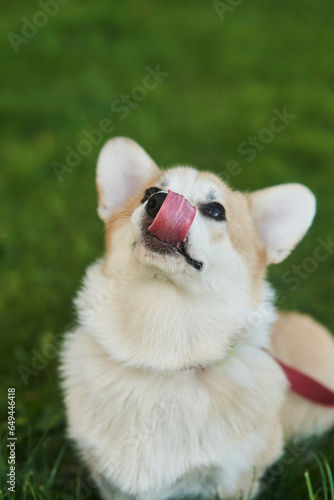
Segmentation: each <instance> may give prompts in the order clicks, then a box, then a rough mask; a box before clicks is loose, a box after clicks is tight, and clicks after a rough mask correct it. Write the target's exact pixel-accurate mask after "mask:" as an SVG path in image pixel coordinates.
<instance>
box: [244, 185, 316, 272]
mask: <svg viewBox="0 0 334 500" xmlns="http://www.w3.org/2000/svg"><path fill="white" fill-rule="evenodd" d="M247 196H248V199H249V202H250V207H251V212H252V216H253V220H254V222H255V226H256V228H257V231H258V234H259V237H260V240H261V241H262V243H263V244H264V245H265V247H266V249H267V263H268V264H278V263H279V262H282V261H283V260H284V259H285V258H286V257H287V256H288V255H289V254H290V252H291V251H292V250H293V249H294V247H295V246H296V245H297V243H299V241H300V240H301V239H302V238H303V236H304V235H305V233H306V231H307V230H308V228H309V227H310V225H311V224H312V221H313V218H314V215H315V212H316V199H315V196H314V195H313V193H312V192H311V191H310V190H309V189H308V188H307V187H305V186H303V185H302V184H282V185H280V186H275V187H271V188H267V189H263V190H261V191H255V192H253V193H250V194H249V195H247Z"/></svg>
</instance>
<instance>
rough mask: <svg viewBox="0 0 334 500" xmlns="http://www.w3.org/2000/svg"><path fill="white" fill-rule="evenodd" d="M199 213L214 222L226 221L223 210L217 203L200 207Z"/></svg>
mask: <svg viewBox="0 0 334 500" xmlns="http://www.w3.org/2000/svg"><path fill="white" fill-rule="evenodd" d="M200 212H201V213H202V214H203V215H204V216H205V217H210V219H214V220H219V221H220V220H226V216H225V208H224V207H223V206H222V205H221V204H220V203H217V202H214V203H209V204H208V205H202V206H201V207H200Z"/></svg>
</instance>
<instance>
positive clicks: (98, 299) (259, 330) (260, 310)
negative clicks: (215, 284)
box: [76, 262, 276, 370]
mask: <svg viewBox="0 0 334 500" xmlns="http://www.w3.org/2000/svg"><path fill="white" fill-rule="evenodd" d="M102 269H103V264H102V262H98V263H97V264H95V265H93V266H92V267H91V268H89V270H88V272H87V275H86V278H85V281H84V288H83V290H82V291H81V292H80V293H79V295H78V298H77V300H76V305H77V308H78V313H79V321H80V323H81V325H82V326H83V327H84V328H85V329H87V330H89V331H90V332H91V334H93V335H94V337H95V339H96V340H97V341H98V342H99V343H100V344H101V345H102V346H103V348H104V350H105V351H106V352H108V354H109V355H110V356H111V357H112V358H114V359H115V360H117V361H121V362H125V363H126V364H129V365H136V366H144V367H149V368H153V369H158V370H180V369H183V368H187V367H190V366H199V365H202V366H207V365H213V364H215V363H217V362H220V361H222V360H224V359H225V358H226V357H227V356H228V355H229V352H230V349H231V347H232V346H234V345H236V344H240V343H241V344H246V345H251V346H255V347H260V348H263V347H267V346H268V339H269V332H270V325H271V324H272V322H273V321H274V320H275V319H276V315H275V310H274V308H273V305H272V299H273V293H272V291H271V289H270V287H269V286H268V285H267V284H264V287H263V293H262V300H261V303H260V306H259V307H257V308H256V307H250V306H249V305H247V304H245V305H244V307H243V308H240V306H239V307H237V308H235V309H233V308H231V306H228V305H227V304H224V300H221V297H219V296H218V295H217V294H216V293H214V294H212V296H208V295H207V294H206V293H203V290H202V291H201V293H198V294H195V293H194V292H193V291H190V292H189V293H187V292H186V291H185V290H184V289H180V288H177V287H175V284H174V283H172V282H170V281H168V280H165V281H164V280H161V279H156V280H150V279H147V280H143V279H140V277H138V273H137V274H136V277H135V278H133V279H130V278H131V276H132V275H131V270H130V269H129V270H128V271H129V275H128V276H127V278H125V275H123V279H120V277H119V276H118V278H117V277H115V276H108V275H105V274H103V271H102Z"/></svg>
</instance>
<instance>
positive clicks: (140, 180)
mask: <svg viewBox="0 0 334 500" xmlns="http://www.w3.org/2000/svg"><path fill="white" fill-rule="evenodd" d="M158 173H159V169H158V167H157V165H156V164H155V163H154V161H153V160H152V158H151V157H150V156H149V155H148V154H147V153H146V152H145V151H144V150H143V148H141V147H140V146H139V144H137V143H136V142H135V141H133V140H132V139H128V138H127V137H115V138H114V139H110V140H109V141H108V142H107V143H106V144H105V145H104V146H103V148H102V150H101V152H100V154H99V158H98V161H97V172H96V183H97V191H98V195H99V203H98V210H97V211H98V214H99V216H100V218H101V219H102V220H103V221H105V222H107V221H108V219H109V218H110V216H111V215H113V214H114V213H115V212H117V211H118V210H119V209H120V208H121V207H122V206H123V205H124V203H126V201H127V200H128V199H129V198H131V196H134V195H135V194H136V193H138V191H139V190H140V188H141V187H143V186H145V184H147V183H148V182H149V181H150V179H151V178H153V177H154V176H155V175H158Z"/></svg>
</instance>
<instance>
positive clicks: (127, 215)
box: [97, 138, 315, 328]
mask: <svg viewBox="0 0 334 500" xmlns="http://www.w3.org/2000/svg"><path fill="white" fill-rule="evenodd" d="M97 187H98V193H99V205H98V213H99V216H100V217H101V219H102V220H103V221H104V222H105V223H106V249H107V258H106V265H105V272H106V274H107V275H108V273H110V274H111V275H117V276H119V277H120V280H121V282H122V283H125V284H126V283H127V281H129V283H130V285H131V287H132V288H131V290H132V292H131V294H130V295H132V294H134V293H137V294H138V293H139V295H140V293H141V292H140V291H139V292H138V290H140V285H142V290H144V288H145V286H146V285H147V288H146V290H148V289H149V290H153V292H152V293H153V295H154V294H155V295H154V297H153V298H152V300H156V301H158V300H159V299H161V300H162V302H163V301H164V300H166V301H168V300H170V295H168V293H170V291H171V290H172V292H171V293H174V295H173V297H175V296H180V295H177V293H175V292H176V291H178V292H180V290H182V293H183V295H187V296H191V300H192V302H191V303H192V304H193V305H195V309H196V308H197V309H202V310H203V309H206V310H207V311H208V312H209V311H210V313H208V318H210V319H208V320H207V321H209V323H210V325H209V326H210V327H212V328H213V323H214V317H215V315H216V316H217V318H218V316H219V315H218V314H216V312H215V311H218V310H219V311H229V314H231V311H233V317H235V316H242V315H243V312H244V313H245V315H246V314H249V311H252V310H254V309H256V308H258V307H260V305H261V303H262V302H263V300H264V297H263V295H264V288H265V280H264V278H265V272H266V268H267V266H268V265H269V264H272V263H279V262H281V261H282V260H283V259H285V258H286V257H287V256H288V255H289V253H290V252H291V250H292V249H293V248H294V247H295V245H296V244H297V243H298V242H299V241H300V240H301V238H302V237H303V236H304V234H305V233H306V231H307V229H308V228H309V226H310V224H311V222H312V220H313V217H314V214H315V198H314V196H313V194H312V193H311V192H310V191H309V189H307V188H306V187H304V186H302V185H300V184H285V185H279V186H276V187H271V188H268V189H264V190H261V191H256V192H253V193H247V194H242V193H240V192H236V191H233V190H231V189H230V188H229V187H228V186H227V185H226V184H225V183H224V182H222V181H221V180H220V179H219V178H218V177H217V176H216V175H214V174H211V173H208V172H200V171H198V170H196V169H194V168H190V167H181V166H178V167H175V168H172V169H168V170H160V169H159V168H158V167H157V165H156V164H155V163H154V161H153V160H152V159H151V158H150V157H149V156H148V155H147V153H146V152H145V151H144V150H143V149H142V148H141V147H140V146H139V145H138V144H137V143H135V142H134V141H132V140H130V139H126V138H115V139H112V140H110V141H109V142H107V144H106V145H105V146H104V147H103V149H102V151H101V153H100V156H99V159H98V168H97ZM154 283H155V284H157V283H159V285H158V286H157V287H156V288H154ZM162 283H163V284H164V287H163V288H162V285H161V284H162ZM163 290H166V297H163V295H162V294H163V293H164V292H163ZM168 297H169V298H168ZM129 300H131V299H129ZM142 300H145V297H142ZM165 306H166V303H165ZM238 319H240V318H238ZM219 321H222V318H221V316H220V317H219ZM211 323H212V324H211ZM227 323H228V320H227V319H226V317H225V325H227Z"/></svg>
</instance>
